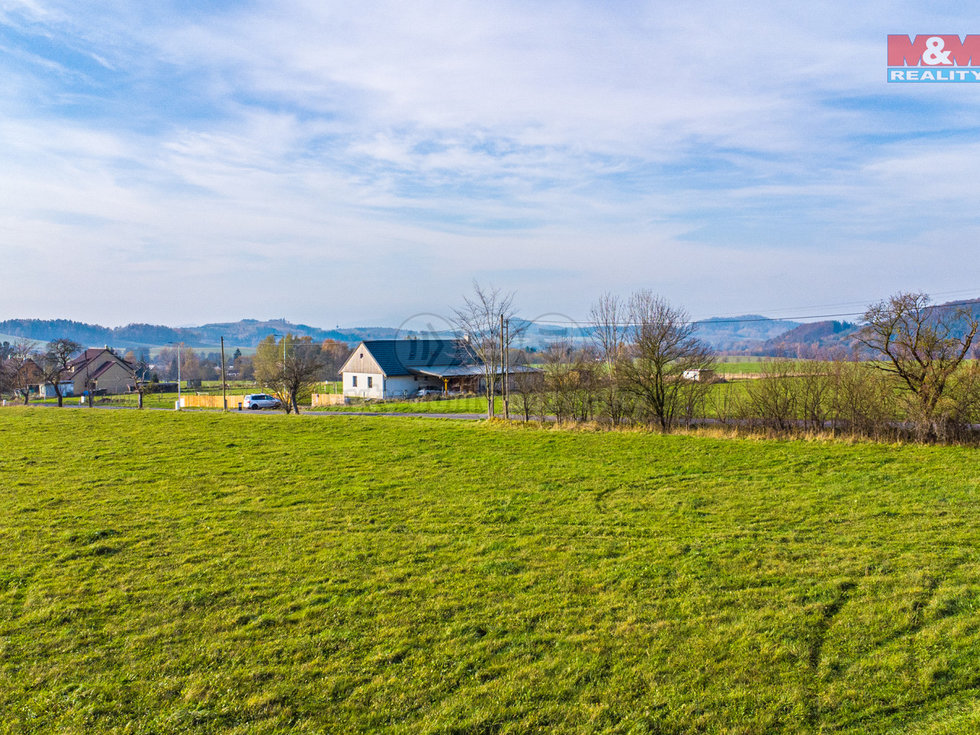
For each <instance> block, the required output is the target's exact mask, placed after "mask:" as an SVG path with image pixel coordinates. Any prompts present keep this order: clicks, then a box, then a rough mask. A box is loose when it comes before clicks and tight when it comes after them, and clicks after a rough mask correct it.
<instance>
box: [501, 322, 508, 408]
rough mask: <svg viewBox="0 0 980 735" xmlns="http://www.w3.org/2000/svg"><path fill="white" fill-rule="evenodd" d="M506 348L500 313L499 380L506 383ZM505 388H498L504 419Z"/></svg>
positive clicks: (503, 385) (505, 406)
mask: <svg viewBox="0 0 980 735" xmlns="http://www.w3.org/2000/svg"><path fill="white" fill-rule="evenodd" d="M506 350H507V348H506V347H505V346H504V313H503V312H500V376H501V380H504V381H506V377H505V376H504V352H505V351H506ZM506 391H507V387H506V385H505V384H501V386H500V399H501V401H503V404H504V418H507V397H506V395H507V394H506Z"/></svg>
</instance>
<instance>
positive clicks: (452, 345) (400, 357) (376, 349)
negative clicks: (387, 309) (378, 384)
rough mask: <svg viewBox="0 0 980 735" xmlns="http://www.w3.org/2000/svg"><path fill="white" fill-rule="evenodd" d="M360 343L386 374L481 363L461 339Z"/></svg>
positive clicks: (382, 340) (373, 340)
mask: <svg viewBox="0 0 980 735" xmlns="http://www.w3.org/2000/svg"><path fill="white" fill-rule="evenodd" d="M361 344H362V345H364V348H365V349H367V351H368V352H370V353H371V356H372V357H373V358H374V359H375V361H376V362H377V363H378V365H379V366H380V367H381V370H382V371H383V372H384V374H385V375H388V376H392V375H412V374H414V373H417V372H418V371H420V370H424V369H427V368H439V369H442V370H445V369H450V368H463V367H465V368H470V367H479V366H481V365H483V361H482V360H480V358H479V357H477V356H476V355H475V354H474V353H473V351H472V350H471V349H470V348H469V346H468V345H467V344H466V342H464V341H463V340H461V339H372V340H366V341H365V342H362V343H361Z"/></svg>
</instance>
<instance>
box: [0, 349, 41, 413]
mask: <svg viewBox="0 0 980 735" xmlns="http://www.w3.org/2000/svg"><path fill="white" fill-rule="evenodd" d="M4 344H5V345H7V347H6V348H5V349H4V353H5V355H6V359H4V360H3V361H2V362H0V383H2V385H0V393H4V392H6V391H8V390H9V391H12V392H13V393H16V394H17V395H19V396H20V397H21V398H23V399H24V405H25V406H26V405H27V404H28V402H29V401H30V398H31V386H34V385H37V384H38V383H40V382H42V381H43V380H44V374H43V372H42V370H41V368H40V366H39V365H38V362H39V361H40V358H39V356H38V354H37V352H36V347H37V346H36V344H35V343H34V342H33V341H31V340H27V339H25V340H19V341H17V342H15V343H14V344H12V345H11V344H9V343H6V342H5V343H4Z"/></svg>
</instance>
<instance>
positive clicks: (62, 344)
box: [41, 338, 82, 407]
mask: <svg viewBox="0 0 980 735" xmlns="http://www.w3.org/2000/svg"><path fill="white" fill-rule="evenodd" d="M81 349H82V346H81V345H80V344H78V342H74V341H72V340H70V339H65V338H61V339H54V340H51V341H50V342H48V347H47V351H46V352H45V353H44V358H43V364H42V366H41V370H42V372H43V374H44V382H46V383H49V384H50V385H51V386H52V387H53V388H54V394H55V395H56V396H57V397H58V406H59V407H61V406H64V394H63V393H62V390H61V385H62V383H64V382H65V381H66V380H67V379H68V377H69V375H68V372H69V371H68V364H69V363H70V362H71V359H72V357H74V355H75V354H77V353H78V352H79V351H80V350H81Z"/></svg>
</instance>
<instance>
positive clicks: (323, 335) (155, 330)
mask: <svg viewBox="0 0 980 735" xmlns="http://www.w3.org/2000/svg"><path fill="white" fill-rule="evenodd" d="M0 333H3V334H7V335H10V336H11V337H12V338H15V339H29V340H33V341H36V342H48V341H50V340H53V339H59V338H62V337H64V338H67V339H71V340H74V341H75V342H79V343H80V344H83V345H87V346H92V345H109V346H111V347H115V348H117V349H121V350H127V349H140V348H148V347H159V346H161V345H167V344H174V343H177V342H183V343H184V344H185V345H187V346H189V347H195V348H216V347H217V346H218V344H220V341H221V337H224V338H225V344H226V345H227V346H229V347H232V348H234V347H255V346H256V345H257V344H258V343H259V342H261V341H262V340H263V339H265V338H266V337H268V336H269V335H270V334H279V335H282V334H287V333H288V334H294V335H298V336H300V337H311V338H312V339H313V340H314V341H316V342H322V341H323V340H326V339H335V340H337V341H339V342H346V343H348V344H353V343H356V342H359V341H360V340H362V339H391V338H394V337H395V336H397V335H399V332H398V330H396V329H392V328H390V327H355V328H351V329H319V328H317V327H311V326H309V325H306V324H293V323H291V322H288V321H286V320H284V319H272V320H265V321H259V320H256V319H242V320H241V321H238V322H223V323H213V324H203V325H201V326H199V327H167V326H163V325H159V324H127V325H126V326H124V327H115V328H110V327H103V326H100V325H98V324H86V323H84V322H76V321H71V320H67V319H8V320H6V321H0Z"/></svg>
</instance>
